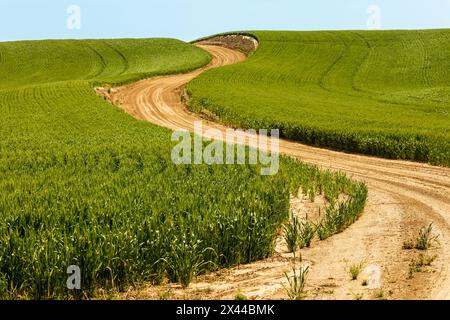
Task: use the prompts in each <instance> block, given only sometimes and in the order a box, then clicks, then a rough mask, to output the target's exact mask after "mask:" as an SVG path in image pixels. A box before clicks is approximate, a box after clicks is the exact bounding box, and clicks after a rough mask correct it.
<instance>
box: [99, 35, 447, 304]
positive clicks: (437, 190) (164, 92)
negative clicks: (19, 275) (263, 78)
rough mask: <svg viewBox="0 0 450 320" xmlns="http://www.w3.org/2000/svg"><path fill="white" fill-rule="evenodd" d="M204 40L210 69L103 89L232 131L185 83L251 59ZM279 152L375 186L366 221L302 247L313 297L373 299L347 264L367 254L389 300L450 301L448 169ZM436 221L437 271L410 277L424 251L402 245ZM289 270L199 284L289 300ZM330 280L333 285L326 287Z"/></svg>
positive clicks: (187, 121) (271, 267) (152, 116)
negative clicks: (188, 99)
mask: <svg viewBox="0 0 450 320" xmlns="http://www.w3.org/2000/svg"><path fill="white" fill-rule="evenodd" d="M198 46H199V47H201V48H203V49H205V50H207V51H209V52H210V53H211V54H212V56H213V60H212V62H211V63H210V64H209V65H208V66H206V67H204V68H201V69H198V70H196V71H194V72H191V73H187V74H179V75H173V76H163V77H156V78H152V79H147V80H142V81H139V82H136V83H134V84H131V85H128V86H125V87H121V88H116V89H113V90H110V92H108V91H107V90H99V92H100V93H102V94H103V95H104V96H106V97H107V98H108V99H109V100H110V101H111V102H112V103H114V104H116V105H118V106H119V107H120V108H122V109H123V110H125V111H126V112H128V113H129V114H131V115H132V116H134V117H135V118H137V119H142V120H147V121H150V122H152V123H154V124H157V125H160V126H163V127H167V128H170V129H174V130H175V129H180V128H183V129H187V130H190V131H192V130H193V123H194V121H198V120H202V121H203V129H204V130H207V129H209V128H215V129H219V130H221V131H225V130H226V129H227V127H225V126H223V125H221V124H218V123H214V122H211V121H205V119H202V118H200V116H198V115H197V114H195V113H192V112H190V111H189V110H187V108H186V106H185V104H184V102H183V101H182V100H183V99H182V95H183V92H184V90H185V86H186V84H187V83H188V82H189V81H191V80H192V79H193V78H195V77H197V76H198V75H200V74H201V73H203V72H204V71H206V70H208V69H210V68H214V67H219V66H224V65H227V64H232V63H237V62H240V61H243V60H245V58H246V57H245V55H244V54H242V53H240V52H237V51H234V50H231V49H227V48H224V47H220V46H212V45H201V44H199V45H198ZM280 151H281V152H282V153H284V154H287V155H290V156H294V157H296V158H298V159H300V160H303V161H305V162H308V163H313V164H316V165H319V166H320V167H322V168H325V169H331V170H340V171H343V172H345V173H346V174H347V175H349V176H350V177H353V178H354V179H358V180H362V181H365V182H366V183H367V185H368V187H369V197H368V203H367V207H366V209H365V211H364V214H363V216H362V217H361V219H360V220H359V221H357V222H356V223H355V224H354V225H352V226H351V227H350V228H348V229H347V230H346V231H345V232H344V233H342V234H338V235H336V236H334V237H332V238H330V239H327V240H325V241H321V242H317V243H316V244H315V245H314V246H313V247H312V248H309V249H305V250H304V251H303V258H304V259H305V260H306V261H309V263H310V265H311V266H312V267H311V270H312V271H311V273H310V279H309V281H308V290H309V291H311V292H312V296H313V297H314V298H318V299H320V298H326V299H335V298H338V299H352V297H353V295H355V294H359V292H362V294H363V297H365V298H373V297H371V296H370V291H368V290H367V289H364V290H363V289H361V285H360V284H355V282H354V281H353V282H351V281H349V280H348V274H347V273H346V270H345V268H346V265H347V263H350V262H354V261H361V260H364V261H365V263H366V265H367V264H371V265H376V266H379V267H381V270H382V272H383V275H382V289H383V290H384V292H385V294H386V295H389V296H387V298H392V299H411V298H416V299H450V169H449V168H442V167H435V166H431V165H427V164H420V163H414V162H407V161H396V160H387V159H380V158H374V157H368V156H362V155H354V154H347V153H342V152H335V151H330V150H326V149H320V148H315V147H310V146H306V145H303V144H300V143H297V142H293V141H287V140H281V141H280ZM431 222H432V223H433V225H434V232H435V233H436V234H439V243H440V244H439V245H437V246H435V248H433V249H432V250H429V252H430V254H433V255H434V254H436V255H437V259H436V260H435V262H434V263H433V265H432V267H431V268H430V270H433V272H426V273H420V274H417V275H415V276H414V277H413V278H409V277H408V270H409V264H410V262H411V260H412V259H414V258H415V257H417V255H418V253H417V252H414V251H413V250H403V249H402V244H403V242H404V241H405V240H407V239H409V238H411V237H413V236H416V235H417V232H418V229H419V228H420V227H422V226H424V225H426V224H428V223H431ZM284 271H289V263H288V262H287V260H286V259H285V257H283V256H282V255H278V256H276V257H274V258H272V259H268V260H264V261H260V262H256V263H252V264H249V265H246V266H243V267H240V268H236V269H233V270H231V271H230V272H229V273H227V274H226V275H225V276H223V277H218V278H217V277H216V278H211V277H212V276H204V277H200V279H199V282H198V283H196V284H194V285H193V288H194V289H195V288H197V289H198V288H209V289H208V294H207V295H209V296H210V297H211V298H230V297H232V296H233V294H234V293H236V292H237V291H240V292H243V293H244V294H246V295H247V296H248V297H253V298H261V299H265V298H269V299H270V298H277V297H280V298H282V297H283V287H282V286H281V283H282V282H283V279H284V278H283V272H284ZM330 282H331V284H330ZM328 285H330V286H332V288H333V289H332V290H326V289H324V288H328V287H327V286H328ZM194 289H192V290H194ZM361 290H363V291H361ZM138 296H139V295H138ZM141 297H142V296H141ZM144 297H145V295H144Z"/></svg>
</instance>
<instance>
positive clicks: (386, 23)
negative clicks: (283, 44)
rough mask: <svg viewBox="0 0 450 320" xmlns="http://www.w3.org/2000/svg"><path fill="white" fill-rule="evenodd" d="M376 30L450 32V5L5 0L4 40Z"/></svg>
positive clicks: (1, 11) (408, 0)
mask: <svg viewBox="0 0 450 320" xmlns="http://www.w3.org/2000/svg"><path fill="white" fill-rule="evenodd" d="M72 5H75V6H76V7H75V11H74V9H73V8H74V7H71V6H72ZM373 5H375V6H376V7H375V13H374V11H373V10H374V9H373V8H374V7H373ZM370 6H372V7H371V8H372V9H371V10H369V12H368V9H369V7H370ZM68 8H70V9H71V10H69V13H68ZM77 8H79V15H78V9H77ZM374 17H375V19H376V22H377V23H375V24H374V23H373V18H374ZM73 19H75V20H73ZM371 19H372V20H371ZM74 21H75V23H74ZM78 22H79V24H78ZM370 26H372V27H375V28H381V29H429V28H450V0H427V1H424V0H226V1H214V0H69V1H68V0H0V41H9V40H19V39H50V38H123V37H128V38H143V37H170V38H178V39H182V40H193V39H196V38H198V37H200V36H205V35H210V34H214V33H218V32H224V31H236V30H331V29H368V28H370Z"/></svg>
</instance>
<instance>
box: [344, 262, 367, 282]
mask: <svg viewBox="0 0 450 320" xmlns="http://www.w3.org/2000/svg"><path fill="white" fill-rule="evenodd" d="M363 268H364V262H359V263H355V264H352V265H351V266H350V267H349V268H348V273H349V274H350V277H351V279H352V280H356V279H358V276H359V274H360V273H361V271H362V269H363Z"/></svg>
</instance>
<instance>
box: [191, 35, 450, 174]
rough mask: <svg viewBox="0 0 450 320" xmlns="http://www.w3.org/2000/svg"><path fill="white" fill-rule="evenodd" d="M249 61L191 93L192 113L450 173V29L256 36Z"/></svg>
mask: <svg viewBox="0 0 450 320" xmlns="http://www.w3.org/2000/svg"><path fill="white" fill-rule="evenodd" d="M250 33H251V34H253V35H254V36H255V37H256V38H257V39H258V40H259V42H260V44H259V48H258V49H257V51H256V52H255V53H254V54H253V55H252V56H251V57H250V58H249V59H248V60H247V61H245V62H243V63H240V64H237V65H233V66H227V67H225V68H221V69H216V70H210V71H208V72H206V73H205V74H203V75H202V76H200V77H199V78H197V79H195V80H194V81H193V82H191V83H190V84H189V94H190V96H191V100H190V105H191V107H192V108H193V109H195V110H196V111H199V112H201V111H202V110H204V109H206V110H208V111H209V112H212V113H214V114H216V115H217V116H218V117H219V118H220V119H221V121H223V122H224V123H226V124H232V125H235V126H238V127H244V128H279V129H280V130H281V134H282V136H283V137H285V138H288V139H292V140H297V141H300V142H303V143H306V144H310V145H314V146H321V147H327V148H331V149H337V150H343V151H349V152H356V153H363V154H369V155H375V156H381V157H386V158H394V159H409V160H416V161H423V162H429V163H432V164H438V165H444V166H449V165H450V125H449V124H450V121H449V111H450V86H449V84H450V59H448V57H449V55H450V47H449V46H448V42H449V39H450V30H448V29H443V30H417V31H330V32H325V31H321V32H294V31H292V32H276V31H275V32H269V31H254V32H250Z"/></svg>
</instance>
